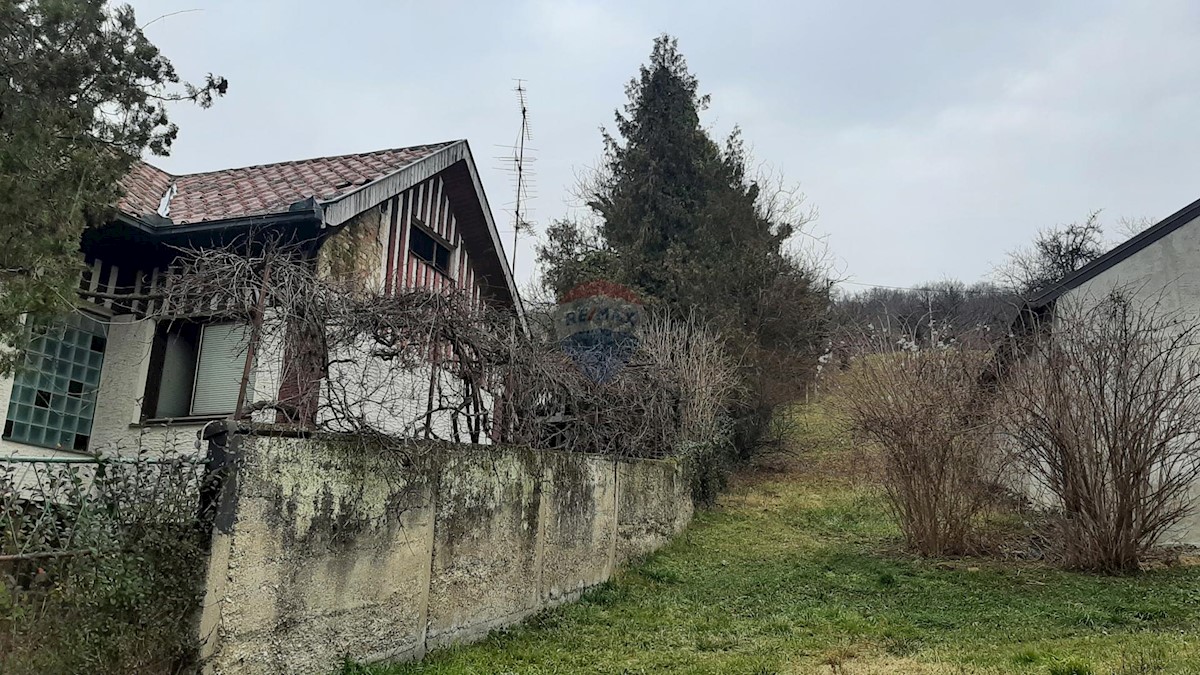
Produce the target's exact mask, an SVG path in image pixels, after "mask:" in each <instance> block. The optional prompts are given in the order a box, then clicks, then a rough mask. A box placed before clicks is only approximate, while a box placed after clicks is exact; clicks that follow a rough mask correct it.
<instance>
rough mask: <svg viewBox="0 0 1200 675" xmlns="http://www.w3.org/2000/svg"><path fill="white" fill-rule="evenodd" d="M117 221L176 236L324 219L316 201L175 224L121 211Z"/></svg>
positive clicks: (150, 232) (165, 236)
mask: <svg viewBox="0 0 1200 675" xmlns="http://www.w3.org/2000/svg"><path fill="white" fill-rule="evenodd" d="M115 220H117V221H118V222H121V223H124V224H126V225H130V226H132V227H135V228H137V229H139V230H141V231H142V232H145V233H146V234H149V235H152V236H154V237H156V238H163V239H166V238H174V237H183V236H188V235H192V234H207V233H214V232H222V231H227V230H239V229H250V228H253V227H266V226H272V225H293V224H297V223H303V222H308V223H312V224H314V225H316V224H320V223H322V222H323V221H324V218H323V211H322V208H321V206H320V204H317V203H316V202H315V201H310V202H308V203H305V202H301V203H299V204H296V205H293V207H292V208H291V209H289V210H288V211H281V212H278V213H264V214H259V215H254V216H238V217H235V218H222V219H220V220H205V221H201V222H198V223H178V224H176V223H172V222H171V221H169V220H166V219H162V220H158V219H157V218H155V219H150V218H146V217H145V216H140V215H137V214H133V213H128V212H125V211H118V212H117V216H116V219H115Z"/></svg>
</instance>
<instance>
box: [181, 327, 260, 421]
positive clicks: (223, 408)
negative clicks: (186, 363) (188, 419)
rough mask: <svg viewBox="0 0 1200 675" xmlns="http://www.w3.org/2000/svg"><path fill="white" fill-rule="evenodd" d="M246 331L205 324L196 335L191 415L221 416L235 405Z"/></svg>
mask: <svg viewBox="0 0 1200 675" xmlns="http://www.w3.org/2000/svg"><path fill="white" fill-rule="evenodd" d="M248 339H249V336H248V334H247V328H246V326H244V325H241V324H231V323H226V324H209V325H206V326H204V327H203V329H202V330H201V333H200V357H199V358H198V359H197V360H196V387H195V389H194V390H193V392H192V414H193V415H222V414H226V413H231V412H233V410H234V408H235V407H236V406H237V399H238V390H239V389H240V388H241V384H242V370H243V369H244V368H245V365H246V342H247V340H248Z"/></svg>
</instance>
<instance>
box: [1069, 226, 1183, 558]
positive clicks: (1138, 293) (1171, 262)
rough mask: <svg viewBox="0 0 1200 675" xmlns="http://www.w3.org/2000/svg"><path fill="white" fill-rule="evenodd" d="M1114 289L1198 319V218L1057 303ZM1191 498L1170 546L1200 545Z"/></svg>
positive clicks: (1084, 300)
mask: <svg viewBox="0 0 1200 675" xmlns="http://www.w3.org/2000/svg"><path fill="white" fill-rule="evenodd" d="M1118 288H1119V289H1122V290H1123V291H1125V292H1127V293H1130V294H1132V295H1133V297H1134V298H1136V299H1137V300H1138V301H1139V302H1140V303H1142V304H1143V305H1144V306H1147V307H1149V306H1155V305H1157V307H1158V309H1159V310H1161V311H1163V312H1166V313H1173V314H1178V315H1180V316H1189V317H1192V318H1195V317H1200V218H1197V219H1196V220H1193V221H1191V222H1189V223H1187V224H1186V225H1183V226H1181V227H1179V228H1178V229H1176V230H1175V231H1174V232H1171V233H1170V234H1168V235H1166V236H1164V237H1162V238H1161V239H1159V240H1158V241H1155V242H1154V243H1152V244H1150V245H1148V246H1146V247H1145V248H1143V249H1142V250H1140V251H1138V252H1137V253H1134V254H1133V255H1131V256H1129V257H1128V258H1126V259H1125V260H1122V261H1121V262H1119V263H1117V264H1116V265H1114V266H1113V267H1111V268H1109V269H1108V270H1105V271H1104V272H1101V273H1100V274H1099V275H1097V276H1096V277H1094V278H1092V279H1090V280H1088V281H1087V282H1085V283H1083V284H1080V285H1079V286H1078V287H1077V288H1074V289H1072V290H1070V291H1068V292H1067V293H1066V294H1064V295H1063V297H1062V298H1060V299H1059V300H1058V302H1059V303H1078V304H1077V305H1076V306H1080V307H1088V306H1090V305H1092V304H1093V303H1095V302H1096V301H1097V300H1099V299H1102V298H1104V297H1105V296H1106V295H1108V294H1109V293H1110V292H1111V291H1113V290H1115V289H1118ZM1192 492H1193V498H1194V499H1195V500H1196V506H1197V511H1198V512H1197V513H1194V514H1193V515H1192V516H1191V517H1190V518H1188V519H1187V520H1185V521H1184V522H1183V523H1182V524H1181V525H1180V526H1179V527H1177V528H1176V529H1175V530H1173V531H1172V532H1170V533H1169V536H1168V538H1169V540H1170V542H1171V543H1180V544H1191V545H1200V484H1197V485H1196V486H1194V487H1193V490H1192Z"/></svg>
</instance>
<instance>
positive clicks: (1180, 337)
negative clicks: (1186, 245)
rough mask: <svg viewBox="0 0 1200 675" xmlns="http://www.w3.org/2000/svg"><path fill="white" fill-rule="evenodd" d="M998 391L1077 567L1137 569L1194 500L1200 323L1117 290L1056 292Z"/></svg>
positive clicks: (1198, 464)
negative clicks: (1052, 308) (1047, 321)
mask: <svg viewBox="0 0 1200 675" xmlns="http://www.w3.org/2000/svg"><path fill="white" fill-rule="evenodd" d="M1043 328H1044V330H1043V331H1042V334H1041V335H1040V336H1039V339H1037V340H1036V341H1035V342H1034V343H1032V344H1031V345H1030V346H1029V347H1028V349H1029V353H1028V356H1027V358H1026V359H1025V360H1024V362H1023V363H1022V364H1020V365H1019V366H1018V367H1017V368H1016V369H1015V370H1014V371H1013V372H1012V373H1010V375H1009V377H1008V378H1006V385H1005V387H1004V389H1003V392H1004V394H1003V398H1004V401H1005V408H1006V410H1007V411H1008V414H1007V415H1006V417H1007V422H1006V425H1005V426H1006V428H1007V433H1008V436H1009V437H1010V438H1011V439H1012V441H1013V443H1014V444H1015V447H1016V449H1017V451H1018V452H1019V453H1020V456H1021V458H1022V459H1023V465H1024V467H1025V469H1026V470H1027V472H1028V475H1029V476H1030V477H1031V478H1032V480H1033V481H1034V482H1035V484H1036V485H1037V486H1039V487H1041V488H1044V490H1045V491H1046V493H1048V495H1049V496H1050V498H1051V500H1052V505H1053V506H1054V507H1056V508H1057V510H1058V511H1059V513H1060V515H1061V518H1060V519H1059V522H1060V527H1061V531H1060V532H1058V533H1057V535H1058V536H1056V537H1055V538H1054V539H1055V541H1057V542H1058V543H1059V544H1060V545H1061V546H1062V547H1063V553H1064V554H1065V556H1066V559H1067V562H1068V563H1069V564H1071V565H1074V566H1078V567H1083V568H1090V569H1097V570H1104V571H1114V572H1116V571H1128V570H1135V569H1137V566H1138V563H1139V561H1140V560H1141V559H1142V558H1143V557H1144V556H1145V555H1146V553H1147V552H1148V551H1149V550H1150V549H1151V548H1152V547H1154V546H1155V545H1156V544H1157V543H1158V542H1159V541H1160V539H1161V538H1162V537H1163V535H1164V534H1165V533H1166V532H1167V531H1168V530H1169V529H1170V528H1171V527H1172V526H1173V525H1175V524H1177V523H1178V522H1179V521H1180V520H1181V519H1182V518H1184V517H1186V516H1187V515H1188V514H1189V513H1191V512H1192V510H1193V508H1194V504H1193V500H1192V498H1191V490H1192V489H1193V484H1194V482H1195V480H1196V479H1197V478H1198V477H1200V359H1198V356H1200V352H1198V351H1197V349H1200V322H1197V321H1196V320H1195V319H1193V318H1190V317H1182V316H1179V315H1176V314H1173V313H1171V312H1167V311H1166V310H1165V309H1164V308H1163V307H1162V306H1161V303H1155V302H1149V303H1145V302H1140V301H1138V300H1133V299H1131V297H1130V294H1128V293H1125V292H1123V291H1119V290H1118V291H1114V292H1113V293H1111V294H1110V295H1108V296H1106V297H1103V298H1100V299H1099V300H1098V301H1096V302H1094V303H1092V302H1088V301H1084V302H1075V303H1071V304H1068V303H1066V302H1065V301H1060V305H1059V307H1058V308H1057V316H1056V317H1055V318H1054V320H1053V322H1052V324H1051V325H1047V326H1043Z"/></svg>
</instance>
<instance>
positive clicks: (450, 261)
mask: <svg viewBox="0 0 1200 675" xmlns="http://www.w3.org/2000/svg"><path fill="white" fill-rule="evenodd" d="M410 226H411V228H412V230H413V232H409V234H408V252H409V253H411V254H412V255H414V256H416V257H417V259H418V260H420V261H421V262H424V263H425V264H427V265H429V266H430V267H432V268H433V269H434V270H436V271H437V272H440V273H442V274H443V275H445V276H446V277H447V278H451V279H453V278H454V275H453V274H452V270H453V269H454V252H455V250H456V249H457V248H458V247H457V246H455V245H454V244H453V243H451V242H450V240H449V239H447V238H445V237H443V236H442V235H440V234H438V233H437V232H435V231H433V229H432V228H430V227H429V226H428V225H426V224H425V223H423V222H421V219H420V218H415V217H414V218H413V219H412V222H411V223H410ZM414 232H420V233H421V234H423V235H425V236H427V237H429V238H430V239H431V240H433V246H434V249H433V260H430V259H428V258H426V257H425V256H423V255H421V254H420V253H418V252H417V251H416V250H415V248H414V246H413V244H414V241H413V236H412V235H413V233H414ZM439 248H441V249H443V250H445V252H446V266H445V267H442V266H440V265H438V264H437V262H436V260H437V257H438V256H437V254H438V249H439Z"/></svg>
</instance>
